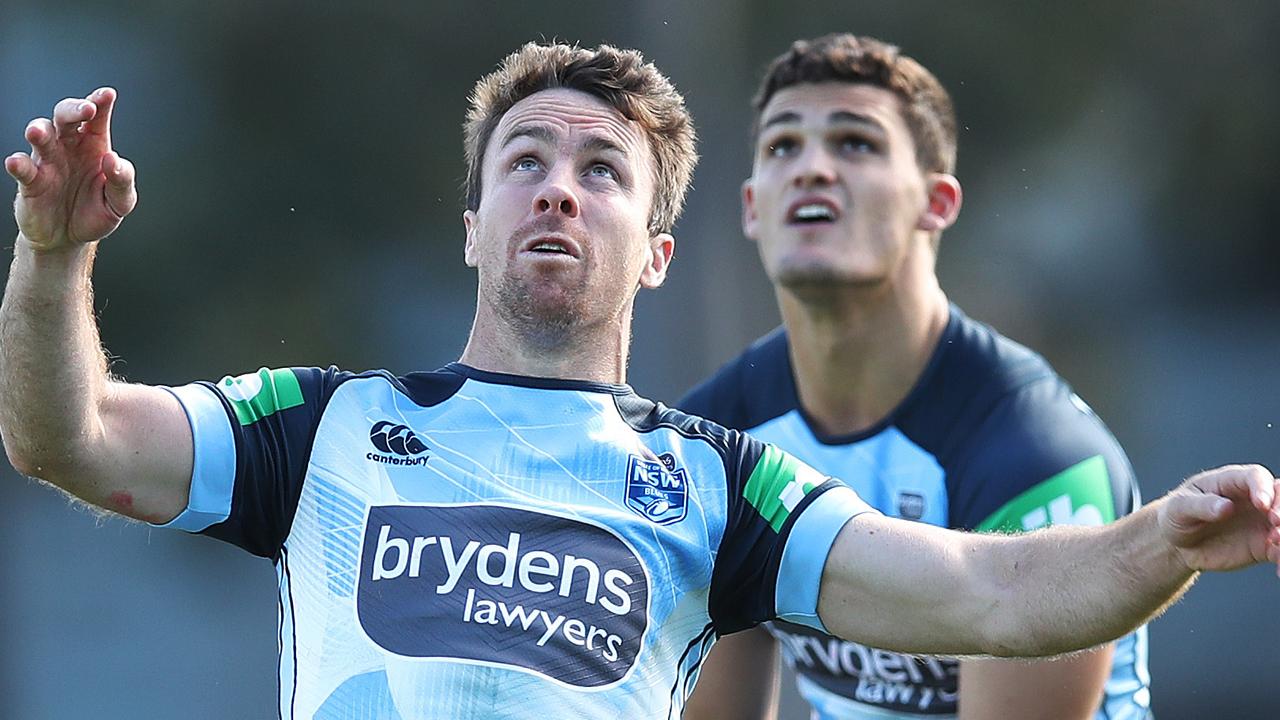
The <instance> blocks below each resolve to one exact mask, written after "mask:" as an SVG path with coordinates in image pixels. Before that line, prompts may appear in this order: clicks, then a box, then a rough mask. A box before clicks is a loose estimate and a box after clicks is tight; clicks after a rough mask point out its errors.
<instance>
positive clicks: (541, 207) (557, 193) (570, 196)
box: [533, 175, 578, 218]
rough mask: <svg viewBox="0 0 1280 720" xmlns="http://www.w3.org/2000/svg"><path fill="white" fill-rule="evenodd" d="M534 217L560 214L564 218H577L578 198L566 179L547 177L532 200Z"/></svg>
mask: <svg viewBox="0 0 1280 720" xmlns="http://www.w3.org/2000/svg"><path fill="white" fill-rule="evenodd" d="M533 212H534V214H535V215H545V214H548V213H560V214H561V215H564V216H565V217H571V218H575V217H578V196H577V195H575V194H574V192H573V187H572V185H571V184H570V182H569V181H568V179H567V178H563V177H558V176H555V175H552V176H548V177H547V180H546V182H544V183H543V184H542V187H541V188H539V189H538V194H537V195H535V196H534V198H533Z"/></svg>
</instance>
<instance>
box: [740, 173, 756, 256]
mask: <svg viewBox="0 0 1280 720" xmlns="http://www.w3.org/2000/svg"><path fill="white" fill-rule="evenodd" d="M759 223H760V218H759V216H758V215H756V189H755V187H754V186H753V185H752V184H751V178H747V179H746V180H743V181H742V234H743V235H746V236H747V237H748V238H749V239H750V240H752V241H756V238H757V236H756V232H757V230H758V226H759Z"/></svg>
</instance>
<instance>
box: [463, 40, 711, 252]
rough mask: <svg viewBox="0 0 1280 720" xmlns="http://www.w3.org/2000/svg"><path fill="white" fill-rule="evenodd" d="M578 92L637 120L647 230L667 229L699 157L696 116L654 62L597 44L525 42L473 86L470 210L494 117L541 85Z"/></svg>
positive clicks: (469, 132) (495, 121) (677, 212)
mask: <svg viewBox="0 0 1280 720" xmlns="http://www.w3.org/2000/svg"><path fill="white" fill-rule="evenodd" d="M553 88H565V89H569V90H579V91H581V92H585V93H587V94H589V95H592V96H594V97H597V98H599V99H601V100H603V101H604V102H606V103H608V104H609V105H610V106H611V107H613V108H614V109H615V110H617V111H618V112H619V113H621V114H622V115H623V117H625V118H627V119H628V120H632V121H634V122H637V123H639V124H640V127H641V128H642V129H643V131H644V133H645V136H646V137H647V138H648V140H649V147H650V148H651V149H652V152H653V162H654V168H653V179H654V186H655V189H654V198H653V207H652V208H651V210H650V212H649V231H650V232H653V233H658V232H670V230H671V227H672V226H673V225H675V222H676V217H678V216H679V215H680V208H681V206H682V205H683V204H684V196H685V193H686V192H687V191H688V189H689V180H690V179H691V178H692V176H693V167H694V165H696V164H697V162H698V153H697V150H696V147H695V141H694V131H693V119H692V118H691V117H689V111H688V110H686V109H685V106H684V98H683V97H681V96H680V93H679V92H677V91H676V89H675V87H674V86H673V85H672V84H671V81H670V80H668V79H667V78H666V77H665V76H664V75H663V74H662V73H661V72H659V71H658V68H656V67H654V66H653V63H646V62H645V61H644V57H643V56H642V55H641V54H640V53H639V52H637V51H635V50H620V49H618V48H615V47H612V46H610V45H600V46H599V47H597V48H595V49H594V50H588V49H586V48H580V47H578V46H576V45H573V46H571V45H564V44H559V43H557V44H551V45H539V44H538V43H532V42H531V43H527V44H525V45H524V47H521V48H520V49H519V50H517V51H515V52H514V53H511V54H510V55H508V56H507V58H506V59H505V60H503V61H502V63H501V64H500V65H499V66H498V69H497V70H494V71H493V72H491V73H489V74H488V75H485V76H484V77H482V78H480V80H479V82H477V83H476V86H475V88H474V89H473V90H472V91H471V98H470V103H471V107H470V109H468V111H467V120H466V123H465V124H464V126H463V128H464V131H465V135H466V156H467V185H466V193H467V208H468V209H470V210H477V209H478V208H479V207H480V191H481V187H480V184H481V176H480V171H481V166H482V165H483V164H484V153H485V148H486V147H487V146H488V144H489V138H490V136H492V135H493V131H494V128H496V127H497V126H498V121H499V120H501V119H502V116H503V115H504V114H505V113H506V112H507V111H508V110H510V109H511V107H512V106H513V105H515V104H516V103H518V102H520V101H521V100H523V99H525V98H527V97H529V96H530V95H533V94H534V93H536V92H539V91H541V90H551V89H553Z"/></svg>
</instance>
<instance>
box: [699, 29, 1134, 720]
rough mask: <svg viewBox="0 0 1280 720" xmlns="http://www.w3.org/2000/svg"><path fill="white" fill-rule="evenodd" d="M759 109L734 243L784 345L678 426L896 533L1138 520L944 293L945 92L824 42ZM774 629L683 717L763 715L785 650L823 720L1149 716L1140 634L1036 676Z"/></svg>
mask: <svg viewBox="0 0 1280 720" xmlns="http://www.w3.org/2000/svg"><path fill="white" fill-rule="evenodd" d="M754 106H755V121H754V128H753V138H754V164H753V170H752V175H751V177H750V178H749V179H748V180H747V181H746V182H745V183H744V185H743V229H744V231H745V233H746V235H747V236H748V237H749V238H750V239H752V240H753V241H755V242H756V243H757V247H758V249H759V252H760V256H761V259H762V260H763V262H764V267H765V270H766V271H767V273H768V275H769V278H770V280H771V281H772V283H773V285H774V289H775V293H776V297H777V301H778V308H779V310H780V312H781V315H782V318H783V327H782V328H779V329H778V330H776V331H774V332H772V333H770V334H769V335H767V336H766V337H764V338H761V339H760V340H759V341H757V342H756V343H755V344H753V345H752V346H751V347H749V348H748V349H747V350H745V351H744V352H743V353H742V354H740V355H739V356H738V357H736V358H735V359H733V360H732V361H730V362H729V363H728V364H727V365H725V366H724V367H723V368H721V369H720V370H719V371H718V372H717V373H716V374H715V375H714V376H713V377H711V378H710V379H708V380H707V381H705V382H704V383H702V384H700V385H699V386H698V387H696V388H694V389H693V390H692V391H691V392H690V393H689V394H688V395H687V396H686V397H685V398H683V399H682V400H681V401H680V402H678V403H677V406H678V407H680V409H682V410H685V411H686V412H690V413H693V414H695V415H700V416H703V417H706V418H708V419H711V420H714V421H715V422H717V423H720V424H723V425H725V426H727V427H731V428H737V429H741V430H745V431H747V432H749V433H750V434H751V435H753V436H755V437H757V438H759V439H762V440H765V441H767V442H771V443H774V444H776V445H778V446H779V447H781V448H783V449H785V450H787V451H788V452H790V453H793V454H795V455H796V456H797V457H798V458H800V459H801V460H803V461H804V462H806V463H808V464H810V465H811V466H813V467H814V468H816V469H817V470H819V471H820V472H822V473H825V474H830V475H834V476H837V477H840V478H842V479H844V480H845V481H846V482H848V483H849V484H850V485H851V486H852V487H853V488H854V489H855V490H857V492H858V494H859V495H860V496H861V497H862V498H863V499H864V500H866V501H867V502H868V503H870V504H872V505H873V506H874V507H875V508H876V509H877V510H879V511H880V512H882V513H884V514H886V515H892V516H897V517H902V518H906V519H910V520H917V521H921V522H926V523H930V524H933V525H943V526H947V527H953V528H963V529H966V530H994V531H1001V532H1020V531H1024V530H1031V529H1034V528H1037V527H1040V526H1042V525H1046V524H1049V523H1050V522H1054V523H1070V524H1077V525H1088V524H1100V523H1102V522H1106V521H1110V520H1113V519H1114V518H1116V517H1118V516H1121V515H1125V514H1127V513H1129V512H1131V511H1132V510H1133V509H1135V507H1136V505H1137V503H1138V494H1137V487H1136V485H1135V483H1134V478H1133V473H1132V469H1131V468H1130V466H1129V463H1128V461H1127V459H1126V458H1125V455H1124V453H1123V451H1122V450H1121V448H1120V446H1119V444H1118V443H1117V442H1116V440H1115V438H1114V437H1113V436H1112V435H1111V433H1110V432H1109V431H1108V430H1107V428H1106V427H1105V426H1104V425H1103V423H1102V421H1101V420H1099V419H1098V417H1097V416H1096V415H1094V414H1093V412H1092V411H1091V410H1090V409H1089V407H1088V406H1087V405H1085V403H1084V402H1083V401H1082V400H1081V399H1080V398H1079V397H1078V396H1077V395H1075V394H1074V393H1073V392H1072V390H1071V388H1070V387H1069V386H1068V385H1067V384H1066V383H1065V382H1064V381H1063V380H1062V379H1061V378H1060V377H1059V376H1058V375H1057V374H1056V373H1055V372H1054V371H1053V369H1052V368H1051V367H1049V365H1048V364H1047V363H1046V362H1045V361H1044V360H1043V359H1042V358H1040V357H1039V356H1038V355H1036V354H1034V353H1032V352H1031V351H1030V350H1028V349H1026V348H1025V347H1022V346H1020V345H1018V344H1016V343H1014V342H1012V341H1010V340H1008V339H1006V338H1004V337H1002V336H1001V335H999V334H998V333H996V332H995V331H994V330H992V329H991V328H989V327H987V326H986V325H983V324H981V323H978V322H975V321H974V320H972V319H970V318H968V317H967V316H966V315H965V314H964V313H963V312H962V311H961V310H960V309H959V308H957V307H956V306H954V305H951V304H949V303H948V300H947V297H946V295H945V294H944V293H943V291H942V289H941V288H940V287H939V283H938V277H937V275H936V272H935V267H936V260H937V253H938V244H939V238H940V235H941V233H942V231H943V230H945V229H946V228H947V227H949V226H950V225H951V224H952V223H953V222H954V221H955V219H956V216H957V214H958V213H959V211H960V205H961V198H962V195H961V190H960V183H959V181H957V180H956V178H955V176H954V175H953V173H954V170H955V163H956V118H955V111H954V109H953V105H952V102H951V99H950V97H949V96H948V93H947V91H946V90H945V89H944V88H943V86H942V85H941V84H940V83H939V82H938V80H937V79H936V78H935V77H934V76H933V75H932V74H931V73H930V72H929V71H928V70H927V69H925V68H924V67H923V66H921V65H920V64H919V63H917V62H916V61H915V60H913V59H912V58H909V57H907V56H905V55H902V54H900V53H899V51H898V49H897V48H896V47H894V46H892V45H888V44H885V43H883V42H881V41H878V40H876V39H873V38H868V37H856V36H854V35H850V34H834V35H827V36H824V37H821V38H818V39H816V40H812V41H804V40H801V41H798V42H796V43H794V44H793V45H792V46H791V48H790V49H789V50H788V51H787V52H785V53H783V54H782V55H780V56H779V57H777V58H775V59H774V60H773V62H772V63H771V64H770V66H769V68H768V70H767V71H766V73H765V76H764V78H763V80H762V81H761V83H760V88H759V91H758V93H757V95H756V98H755V101H754ZM767 628H768V629H767V630H766V629H765V627H761V628H758V629H756V630H752V631H750V632H747V633H741V634H738V635H734V636H731V637H729V638H727V639H725V641H724V642H722V643H720V644H719V645H718V646H717V648H716V650H715V652H714V653H712V654H711V656H710V659H709V660H708V662H707V664H706V666H705V667H704V669H703V670H702V673H701V675H702V679H701V681H700V683H701V684H700V685H699V687H700V688H702V689H701V690H699V691H698V692H697V693H695V695H694V697H693V698H692V699H691V701H690V705H689V709H688V711H687V712H686V715H685V717H686V718H711V717H723V716H725V715H726V714H728V715H731V716H733V717H769V716H771V715H772V714H773V712H774V705H775V703H776V687H777V681H776V679H775V678H776V674H777V673H776V667H777V663H776V660H774V658H776V657H777V652H778V650H779V649H781V651H782V653H783V654H784V656H785V657H786V661H787V663H788V665H789V666H791V667H792V668H793V670H794V671H795V673H796V675H797V680H798V685H799V690H800V693H801V695H802V696H803V697H804V698H805V699H806V700H807V701H808V702H809V704H810V705H811V707H812V709H813V714H814V716H815V717H819V718H833V719H834V718H841V719H853V718H917V717H921V716H928V717H938V718H948V717H956V716H957V712H958V715H959V717H960V718H963V719H966V720H967V719H972V718H994V717H1011V718H1032V717H1035V718H1046V719H1051V718H1061V719H1063V720H1066V719H1070V718H1077V719H1078V718H1088V717H1094V716H1095V715H1096V716H1097V717H1098V718H1110V719H1112V720H1120V719H1122V718H1143V717H1146V716H1147V715H1148V713H1149V708H1150V697H1149V690H1148V685H1149V675H1148V673H1147V667H1146V658H1147V652H1146V630H1145V628H1142V629H1140V630H1138V631H1137V632H1135V633H1133V634H1130V635H1128V636H1126V637H1124V638H1123V639H1122V640H1120V641H1119V643H1118V644H1117V646H1115V647H1114V648H1113V647H1112V646H1111V645H1107V646H1105V647H1103V648H1099V649H1097V650H1094V651H1091V652H1087V653H1081V654H1077V655H1073V656H1071V657H1069V658H1062V659H1055V660H1050V661H1040V662H1025V661H994V660H985V659H966V660H963V661H956V660H953V659H934V658H929V659H924V658H912V657H909V656H903V655H901V654H898V653H893V652H890V651H887V650H884V649H880V648H870V647H865V646H862V645H858V644H856V643H850V642H847V641H842V640H839V639H836V638H832V637H829V636H823V635H821V634H819V633H816V632H814V631H813V630H811V629H809V628H805V627H803V626H794V625H786V624H785V623H770V624H769V625H768V626H767ZM957 685H958V687H957ZM729 688H732V692H730V691H729ZM726 703H732V706H731V707H726ZM957 704H958V710H957Z"/></svg>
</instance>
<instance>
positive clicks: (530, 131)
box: [502, 125, 556, 148]
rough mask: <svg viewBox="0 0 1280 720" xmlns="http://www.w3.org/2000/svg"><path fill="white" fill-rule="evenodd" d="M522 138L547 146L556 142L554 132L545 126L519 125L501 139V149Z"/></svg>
mask: <svg viewBox="0 0 1280 720" xmlns="http://www.w3.org/2000/svg"><path fill="white" fill-rule="evenodd" d="M522 137H527V138H530V139H533V140H537V141H539V142H544V143H547V144H548V145H554V144H555V142H556V134H555V131H554V130H552V129H551V128H549V127H547V126H546V125H521V126H519V127H516V128H515V129H513V130H512V131H511V132H509V133H507V136H506V137H504V138H502V147H504V148H505V147H506V146H508V145H510V144H511V143H513V142H515V141H516V140H519V139H520V138H522Z"/></svg>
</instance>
